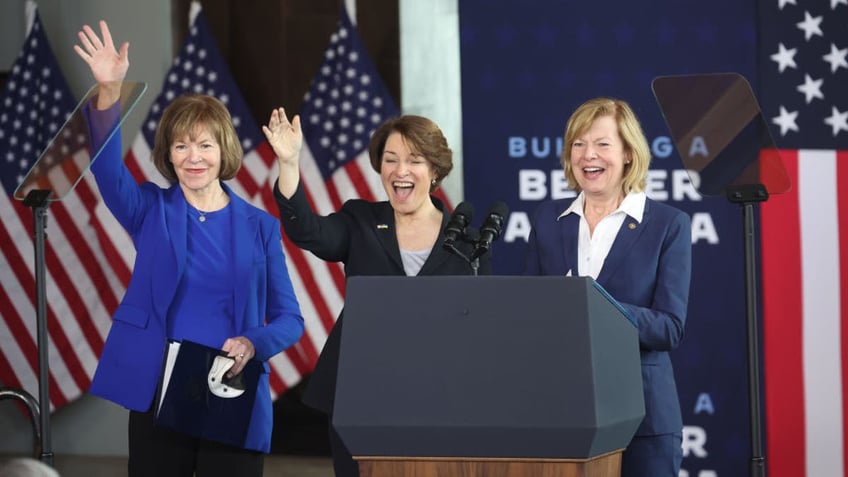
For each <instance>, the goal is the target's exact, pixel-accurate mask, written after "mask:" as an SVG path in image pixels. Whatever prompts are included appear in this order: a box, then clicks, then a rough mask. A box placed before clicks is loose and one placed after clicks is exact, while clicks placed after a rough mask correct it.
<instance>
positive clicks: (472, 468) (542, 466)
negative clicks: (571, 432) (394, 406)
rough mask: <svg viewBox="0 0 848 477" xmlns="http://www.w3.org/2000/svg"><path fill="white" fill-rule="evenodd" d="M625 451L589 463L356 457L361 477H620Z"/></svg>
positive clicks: (600, 457)
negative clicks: (622, 455) (622, 457)
mask: <svg viewBox="0 0 848 477" xmlns="http://www.w3.org/2000/svg"><path fill="white" fill-rule="evenodd" d="M622 452H623V449H621V450H617V451H613V452H609V453H606V454H602V455H599V456H595V457H592V458H589V459H526V458H525V459H503V458H498V459H486V458H480V457H473V458H471V457H469V458H464V457H451V458H447V457H365V456H358V457H354V459H355V460H356V461H358V462H359V473H360V474H361V476H362V477H448V476H450V477H619V476H620V475H621V454H622Z"/></svg>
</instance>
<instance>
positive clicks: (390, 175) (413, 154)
mask: <svg viewBox="0 0 848 477" xmlns="http://www.w3.org/2000/svg"><path fill="white" fill-rule="evenodd" d="M263 129H264V131H265V136H266V137H267V138H268V142H269V143H270V144H271V146H272V147H273V148H274V153H275V154H276V155H277V159H278V162H279V165H280V177H279V178H278V180H277V187H275V190H274V195H275V197H276V199H277V206H278V207H279V209H280V218H281V220H282V223H283V228H284V229H285V231H286V235H288V237H289V238H290V239H291V240H292V242H294V243H295V244H296V245H297V246H298V247H301V248H303V249H305V250H309V251H310V252H312V253H313V254H315V255H316V256H317V257H319V258H321V259H323V260H327V261H333V262H343V263H344V269H345V275H346V276H348V277H351V276H355V275H384V276H385V275H400V276H424V275H471V274H472V269H471V267H470V266H469V264H468V263H467V262H466V261H465V260H464V259H462V258H460V257H458V256H457V255H454V254H452V253H449V252H448V251H446V250H445V249H444V247H443V246H442V244H443V243H444V240H445V235H444V229H445V226H446V225H447V222H448V218H449V214H448V212H447V211H446V210H445V207H444V205H443V204H442V202H441V201H440V200H439V199H437V198H436V197H433V196H432V195H431V193H432V192H433V191H435V190H436V189H437V188H438V187H439V185H440V184H441V182H442V179H444V178H445V176H447V174H448V173H449V172H450V171H451V168H452V167H453V160H452V157H453V154H452V152H451V150H450V148H449V147H448V144H447V140H446V139H445V137H444V135H442V131H441V130H440V129H439V127H438V126H437V125H436V124H435V123H434V122H433V121H431V120H429V119H427V118H423V117H421V116H412V115H407V116H401V117H399V118H391V119H388V120H386V121H385V122H383V124H381V125H380V126H379V127H378V128H377V130H376V131H375V132H374V134H373V135H372V136H371V141H370V143H369V147H368V152H369V156H370V160H371V167H373V168H374V170H375V171H376V172H378V173H379V174H380V180H381V182H382V184H383V188H384V189H385V191H386V196H387V197H388V200H386V201H381V202H370V201H366V200H349V201H347V202H345V204H344V205H343V206H342V208H341V210H339V211H338V212H336V213H333V214H330V215H327V216H320V215H318V214H316V213H315V212H314V211H313V210H312V208H311V207H310V205H309V201H308V200H307V198H306V194H305V193H304V190H303V187H302V185H301V183H300V166H299V154H300V148H301V145H302V142H303V134H302V131H301V128H300V118H299V117H298V116H295V117H294V118H293V120H292V121H291V122H289V120H288V118H287V117H286V114H285V111H283V110H282V108H281V109H279V110H277V111H274V112H273V113H272V115H271V118H270V121H269V123H268V126H267V127H265V128H263ZM456 247H457V248H458V249H459V251H460V252H462V253H463V254H465V255H466V256H470V255H471V254H472V251H473V247H472V246H471V244H470V243H466V242H463V241H457V242H456ZM491 269H492V263H491V258H490V255H489V254H485V255H483V256H482V257H480V274H490V273H491ZM415 305H416V304H414V303H411V304H410V306H415ZM342 321H343V318H342V316H339V318H338V320H337V321H336V324H335V326H334V327H333V329H332V331H331V332H330V336H329V337H328V338H327V342H326V344H325V345H324V348H323V349H322V350H321V356H320V357H319V358H318V363H317V364H316V366H315V371H314V372H313V373H312V376H311V378H310V382H309V387H308V388H307V390H306V392H305V393H304V396H303V401H304V402H305V403H306V404H307V405H309V406H311V407H313V408H315V409H318V410H320V411H322V412H324V413H326V414H327V415H328V416H329V417H330V429H329V434H330V446H331V450H332V453H333V468H334V470H335V474H336V476H338V477H342V476H344V477H351V476H358V475H359V469H358V467H357V464H356V462H355V461H354V460H353V458H352V457H351V455H350V452H349V451H348V450H347V448H346V447H345V445H344V443H343V442H342V441H341V439H340V438H339V436H338V434H337V433H336V432H335V429H333V427H332V411H333V399H334V396H335V389H336V372H337V369H338V360H339V347H340V344H341V330H342ZM387 359H390V358H387Z"/></svg>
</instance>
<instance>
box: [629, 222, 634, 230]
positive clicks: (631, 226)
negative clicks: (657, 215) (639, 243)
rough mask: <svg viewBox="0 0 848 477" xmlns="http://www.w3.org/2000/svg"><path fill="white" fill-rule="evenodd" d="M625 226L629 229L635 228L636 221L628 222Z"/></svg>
mask: <svg viewBox="0 0 848 477" xmlns="http://www.w3.org/2000/svg"><path fill="white" fill-rule="evenodd" d="M627 227H628V228H629V229H630V230H633V229H635V228H636V223H635V222H630V223H629V224H627Z"/></svg>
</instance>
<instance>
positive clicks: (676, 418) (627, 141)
mask: <svg viewBox="0 0 848 477" xmlns="http://www.w3.org/2000/svg"><path fill="white" fill-rule="evenodd" d="M650 159H651V156H650V150H649V148H648V143H647V141H646V139H645V136H644V134H643V133H642V128H641V126H640V125H639V121H638V119H637V118H636V115H635V114H634V113H633V111H632V109H631V108H630V106H629V105H628V104H627V103H625V102H624V101H621V100H615V99H609V98H596V99H592V100H589V101H587V102H586V103H584V104H582V105H581V106H580V107H578V108H577V110H576V111H575V112H574V114H572V116H571V118H570V119H569V120H568V124H567V126H566V130H565V145H564V148H563V153H562V164H563V168H564V169H565V175H566V178H567V180H568V183H569V186H571V188H573V189H574V190H576V191H577V192H579V195H578V196H577V198H576V199H573V200H553V201H549V202H546V203H544V204H542V205H541V206H540V207H539V209H538V211H537V212H536V214H535V216H534V218H533V222H532V231H531V232H530V240H529V244H528V252H527V259H526V263H525V273H526V274H530V275H574V276H591V277H592V278H594V279H595V280H597V282H598V283H600V284H601V285H602V286H603V287H604V288H605V289H606V290H607V291H608V292H609V293H610V294H611V295H612V296H613V297H614V298H615V299H616V300H618V301H619V302H620V303H621V304H622V306H623V307H624V309H625V310H627V312H628V313H629V314H630V315H631V316H632V317H633V318H635V320H636V323H637V326H638V328H639V347H640V355H641V361H642V363H641V364H642V380H643V384H644V393H645V418H644V420H643V421H642V424H641V425H640V427H639V428H638V430H637V431H636V436H635V437H634V438H633V440H632V441H631V443H630V445H628V447H627V449H626V450H625V452H624V456H623V463H622V473H621V475H622V476H623V477H648V476H650V477H663V476H667V477H677V473H678V470H679V469H680V464H681V461H682V458H683V456H682V451H681V437H682V429H683V422H682V419H681V415H680V403H679V402H678V397H677V388H676V385H675V382H674V373H673V371H672V367H671V359H670V357H669V352H670V351H671V350H673V349H675V348H676V347H677V346H678V345H679V344H680V340H681V339H682V337H683V328H684V323H685V321H686V306H687V302H688V298H689V281H690V275H691V266H692V265H691V262H692V245H691V228H690V227H691V226H690V221H689V217H688V216H687V215H686V214H685V213H683V212H682V211H680V210H677V209H675V208H673V207H670V206H668V205H665V204H661V203H659V202H655V201H653V200H651V199H648V198H647V197H646V195H645V192H644V190H645V182H646V177H647V173H648V165H649V163H650Z"/></svg>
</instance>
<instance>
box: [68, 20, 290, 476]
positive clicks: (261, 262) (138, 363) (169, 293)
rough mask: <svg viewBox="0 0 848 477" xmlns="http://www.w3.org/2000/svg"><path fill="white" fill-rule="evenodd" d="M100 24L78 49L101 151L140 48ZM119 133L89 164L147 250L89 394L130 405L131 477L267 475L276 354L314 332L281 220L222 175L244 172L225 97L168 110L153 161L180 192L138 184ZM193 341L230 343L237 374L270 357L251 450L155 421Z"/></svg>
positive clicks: (227, 348) (181, 100)
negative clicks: (169, 376)
mask: <svg viewBox="0 0 848 477" xmlns="http://www.w3.org/2000/svg"><path fill="white" fill-rule="evenodd" d="M100 29H101V35H102V39H101V38H99V37H98V36H97V34H95V32H94V31H93V30H92V29H91V28H90V27H89V26H87V25H86V26H84V27H83V31H81V32H80V33H79V40H80V45H82V46H79V45H77V46H75V50H76V51H77V54H79V56H80V57H81V58H83V60H85V61H86V63H87V64H88V65H89V67H90V68H91V71H92V73H93V75H94V78H95V80H96V81H97V84H98V87H99V90H98V95H97V97H96V99H95V100H92V103H91V104H88V105H86V110H85V114H86V116H87V118H88V120H89V125H90V133H91V135H92V143H93V144H94V147H93V148H94V149H95V150H96V148H97V146H98V145H100V144H103V142H104V140H105V138H106V137H107V135H108V134H109V129H110V128H111V127H112V125H114V124H116V122H117V117H118V110H119V108H120V104H119V99H120V92H121V83H122V81H123V80H124V77H125V76H126V72H127V69H128V67H129V60H128V44H127V43H124V44H123V46H122V47H121V49H120V51H117V50H116V49H115V46H114V44H113V42H112V38H111V35H110V32H109V29H108V27H107V26H106V24H105V23H104V22H101V23H100ZM114 137H115V139H114V140H109V141H108V143H106V144H105V146H104V150H103V151H102V152H101V154H100V156H99V158H98V159H97V161H95V162H94V163H93V164H92V166H91V170H92V172H93V173H94V177H95V180H96V181H97V186H98V189H99V190H100V194H101V195H102V196H103V201H104V202H105V203H106V205H107V206H108V207H109V210H110V211H111V212H112V214H113V215H114V216H115V218H116V219H117V221H118V222H119V223H120V224H121V225H122V226H123V227H124V229H126V231H127V232H128V233H129V235H130V236H131V237H132V239H133V243H134V245H135V248H136V259H135V265H134V267H133V275H132V278H131V280H130V284H129V286H128V288H127V291H126V294H125V295H124V297H123V299H122V300H121V303H120V305H119V306H118V309H117V310H116V311H115V314H114V317H113V318H114V321H113V323H112V327H111V329H110V331H109V336H108V338H107V339H106V343H105V346H104V349H103V352H102V354H101V357H100V361H99V363H98V366H97V371H96V372H95V375H94V379H93V382H92V385H91V389H90V392H91V393H92V394H94V395H97V396H100V397H103V398H105V399H108V400H110V401H113V402H115V403H117V404H120V405H122V406H124V407H126V408H128V409H130V417H129V463H128V468H129V475H130V476H192V475H197V476H234V475H239V476H245V475H247V476H254V477H260V476H261V475H262V468H263V453H267V452H268V451H269V450H270V441H271V426H272V424H273V416H272V407H271V393H270V387H269V376H268V371H269V368H268V363H267V361H268V360H269V359H270V358H271V357H272V356H274V355H275V354H277V353H280V352H281V351H283V350H285V349H286V348H287V347H289V346H291V345H292V344H294V343H295V342H296V341H297V340H298V339H299V338H300V336H301V335H302V333H303V318H302V317H301V314H300V308H299V306H298V303H297V299H296V297H295V294H294V289H293V287H292V284H291V281H290V279H289V276H288V272H287V270H286V263H285V258H284V256H283V249H282V242H281V240H282V236H281V235H280V227H279V221H278V220H277V219H275V218H274V217H273V216H272V215H270V214H268V213H267V212H264V211H261V210H259V209H257V208H255V207H253V206H251V205H250V204H248V203H247V202H245V201H244V200H242V199H241V198H239V197H238V196H237V195H236V194H235V193H234V192H233V191H232V190H231V189H230V188H229V187H228V186H227V185H226V184H224V183H223V182H222V180H226V179H230V178H232V177H234V176H235V174H236V172H237V171H238V169H239V167H240V166H241V161H242V149H241V145H240V142H239V140H238V137H237V136H236V132H235V128H234V127H233V124H232V120H231V118H230V115H229V112H228V111H227V109H226V107H225V106H224V105H223V104H221V102H219V101H218V100H216V99H215V98H213V97H211V96H206V95H186V96H180V97H178V98H177V99H175V100H174V101H173V102H172V103H171V104H170V105H169V106H168V107H167V108H166V109H165V111H164V112H163V114H162V119H161V120H160V122H159V125H158V128H157V130H156V138H155V142H154V147H153V152H152V157H153V162H154V164H155V166H156V168H157V169H158V170H159V172H161V173H162V175H163V176H164V177H165V179H167V180H168V181H169V182H170V183H171V186H170V187H168V188H165V189H163V188H160V187H159V186H157V185H156V184H153V183H150V182H145V183H143V184H140V185H139V184H138V183H136V181H135V179H134V178H133V176H132V175H131V174H130V172H129V170H128V169H127V168H126V166H125V165H124V163H123V160H122V156H121V143H120V131H118V133H117V134H115V136H114ZM183 339H188V340H191V341H194V342H198V343H201V344H204V345H206V346H210V347H214V348H220V349H221V350H223V352H225V353H226V355H227V356H229V357H231V358H233V365H232V368H230V370H229V374H230V375H231V376H232V375H236V374H238V373H239V372H240V371H241V370H242V368H243V367H244V365H245V364H246V363H247V361H248V360H250V359H256V360H260V361H262V362H263V364H264V368H263V369H264V372H263V373H262V374H261V376H260V381H259V387H258V389H257V392H256V398H255V402H254V405H253V409H252V414H251V416H250V417H249V419H250V422H249V426H248V431H247V437H246V440H245V443H244V446H243V448H242V447H231V446H228V445H224V444H218V443H214V442H209V441H206V440H203V439H196V438H193V437H190V436H188V435H186V434H181V433H178V432H174V431H170V430H168V429H164V428H160V427H157V426H155V419H154V416H153V412H152V409H153V407H154V406H153V404H154V399H155V395H156V391H157V387H158V385H159V382H160V379H161V373H162V369H163V359H164V356H165V351H166V344H167V342H168V340H176V341H179V340H183Z"/></svg>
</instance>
